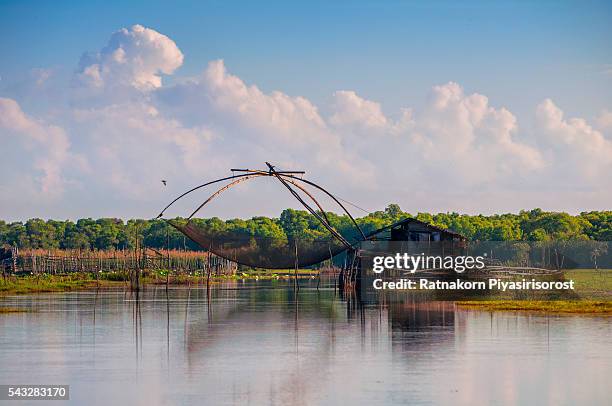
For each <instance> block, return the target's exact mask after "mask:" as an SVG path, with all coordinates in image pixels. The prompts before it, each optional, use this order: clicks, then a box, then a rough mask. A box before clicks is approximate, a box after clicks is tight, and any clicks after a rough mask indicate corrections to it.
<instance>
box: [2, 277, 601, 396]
mask: <svg viewBox="0 0 612 406" xmlns="http://www.w3.org/2000/svg"><path fill="white" fill-rule="evenodd" d="M0 306H12V307H26V308H31V309H34V310H36V312H32V313H18V314H3V315H0V383H2V384H26V383H27V384H70V385H71V400H70V403H71V404H75V405H85V404H96V405H113V404H115V405H119V404H130V405H166V404H167V405H174V404H180V405H191V404H193V405H202V404H210V405H223V404H240V405H244V404H253V405H260V404H271V405H312V404H315V405H316V404H324V405H341V404H354V405H359V404H368V405H375V404H407V403H409V404H448V405H458V404H459V405H516V404H520V405H523V404H525V405H527V404H537V405H578V404H580V405H591V404H592V405H604V404H610V403H609V402H610V399H611V398H612V381H611V378H610V376H611V374H612V348H611V344H612V338H611V337H612V319H611V318H606V317H588V316H586V317H585V316H544V315H526V314H513V313H488V312H479V311H467V310H461V309H457V308H455V307H454V306H453V304H452V303H443V302H423V301H419V300H416V299H411V298H407V300H406V302H405V303H394V304H391V305H389V306H382V305H368V306H359V305H357V304H355V303H354V301H351V300H348V301H347V300H346V299H343V298H340V297H339V296H338V294H335V293H334V292H333V290H332V289H322V290H320V291H319V292H317V290H316V289H314V286H312V287H310V288H307V287H304V288H302V289H301V290H300V292H299V294H298V296H297V297H296V296H295V295H294V292H293V290H292V289H291V287H290V285H284V284H283V283H282V282H275V283H271V282H252V283H242V282H240V281H238V282H232V283H228V284H225V285H224V286H223V287H222V288H216V289H213V290H211V292H210V295H207V291H206V289H193V288H192V289H187V288H177V289H170V291H169V293H168V300H167V298H166V291H165V289H164V288H163V287H160V288H157V289H155V288H148V289H147V290H146V291H145V292H144V293H141V294H140V297H139V298H138V300H136V297H135V296H134V295H130V293H125V292H122V291H99V292H98V293H96V292H84V293H66V294H48V295H35V296H14V297H9V298H6V299H2V301H0ZM33 403H34V404H35V405H37V404H38V405H39V404H40V402H33ZM15 404H24V402H15ZM56 404H62V402H56Z"/></svg>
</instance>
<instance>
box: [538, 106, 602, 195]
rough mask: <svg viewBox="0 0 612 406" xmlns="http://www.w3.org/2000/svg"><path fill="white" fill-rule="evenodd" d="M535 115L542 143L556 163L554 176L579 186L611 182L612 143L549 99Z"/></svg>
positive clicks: (582, 120) (584, 121) (539, 107)
mask: <svg viewBox="0 0 612 406" xmlns="http://www.w3.org/2000/svg"><path fill="white" fill-rule="evenodd" d="M536 116H537V120H538V122H537V124H538V135H539V137H540V142H541V145H542V148H545V149H546V151H547V152H548V154H549V156H550V159H551V160H552V161H554V163H555V169H556V171H555V174H554V175H555V176H561V177H563V179H564V181H570V180H574V181H577V182H579V183H581V182H590V183H594V184H600V182H601V181H602V180H605V181H608V183H609V181H611V180H612V141H610V140H608V139H606V138H605V137H604V136H603V134H602V133H601V132H599V131H597V130H595V129H594V128H593V127H592V126H591V125H589V124H588V123H587V122H586V120H584V119H582V118H565V115H564V113H563V111H562V110H561V109H560V108H559V107H557V105H555V103H554V102H553V101H552V100H550V99H546V100H544V101H543V102H542V103H541V104H539V105H538V107H537V112H536Z"/></svg>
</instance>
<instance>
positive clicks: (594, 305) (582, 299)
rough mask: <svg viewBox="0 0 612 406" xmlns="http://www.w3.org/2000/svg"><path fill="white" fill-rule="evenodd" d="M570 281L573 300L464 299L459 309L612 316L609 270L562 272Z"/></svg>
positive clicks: (610, 274)
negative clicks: (572, 285)
mask: <svg viewBox="0 0 612 406" xmlns="http://www.w3.org/2000/svg"><path fill="white" fill-rule="evenodd" d="M565 279H566V280H570V279H571V280H573V281H574V293H575V294H576V295H577V296H578V297H577V299H575V300H503V299H499V300H467V301H458V302H455V303H456V304H457V305H458V306H460V307H465V308H471V309H478V310H488V311H495V310H499V311H537V312H547V313H573V314H606V315H607V314H612V270H610V269H604V270H594V269H573V270H569V271H567V272H565Z"/></svg>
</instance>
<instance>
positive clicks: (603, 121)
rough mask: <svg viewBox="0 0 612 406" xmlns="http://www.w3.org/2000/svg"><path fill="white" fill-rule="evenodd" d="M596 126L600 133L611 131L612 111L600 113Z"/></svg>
mask: <svg viewBox="0 0 612 406" xmlns="http://www.w3.org/2000/svg"><path fill="white" fill-rule="evenodd" d="M597 126H598V127H599V128H600V129H601V130H602V131H612V111H610V110H604V111H602V112H601V114H600V115H599V117H597Z"/></svg>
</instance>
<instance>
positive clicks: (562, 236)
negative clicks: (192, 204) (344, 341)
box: [0, 204, 612, 250]
mask: <svg viewBox="0 0 612 406" xmlns="http://www.w3.org/2000/svg"><path fill="white" fill-rule="evenodd" d="M327 215H328V217H329V220H330V222H331V224H332V225H333V226H334V227H335V228H336V230H338V231H339V232H340V233H341V234H343V235H344V236H345V237H347V238H355V236H356V231H355V228H354V227H353V225H352V223H351V220H350V219H349V217H348V216H346V215H338V214H335V213H327ZM407 217H415V218H416V219H418V220H420V221H423V222H426V223H430V224H433V225H435V226H438V227H441V228H445V229H451V230H453V231H456V232H458V233H461V234H463V235H464V236H466V237H467V238H468V239H470V240H479V241H517V240H524V241H545V240H575V239H578V240H599V241H611V240H612V211H591V212H583V213H580V214H578V215H570V214H568V213H563V212H547V211H543V210H541V209H533V210H529V211H521V212H519V213H518V214H509V213H508V214H496V215H487V216H485V215H467V214H458V213H438V214H429V213H418V214H416V215H412V214H410V213H406V212H404V211H402V210H401V208H400V206H399V205H397V204H389V205H388V206H387V207H386V209H385V210H381V211H376V212H374V213H370V214H368V215H366V216H364V217H360V218H357V219H356V220H357V223H358V224H359V225H360V227H361V228H362V229H363V230H364V232H365V233H366V234H367V233H369V232H372V231H374V230H377V229H379V228H381V227H384V226H387V225H390V224H392V223H395V222H397V221H400V220H402V219H405V218H407ZM194 221H196V222H198V223H199V224H200V225H201V226H204V227H206V228H208V229H209V230H215V231H220V232H233V233H239V234H245V235H251V236H256V237H268V238H281V239H285V238H329V232H328V231H327V230H326V229H325V228H324V227H323V226H322V225H321V224H320V223H319V221H318V220H317V219H316V218H315V217H314V216H313V215H311V214H310V213H308V212H306V211H302V210H293V209H285V210H283V212H282V213H281V214H280V216H279V217H278V218H270V217H253V218H251V219H246V220H243V219H229V220H222V219H219V218H216V217H214V218H208V219H194ZM137 237H138V239H139V240H138V241H140V243H142V244H144V245H145V246H147V247H151V248H165V247H166V245H167V241H168V240H169V246H170V248H171V249H194V250H195V249H198V247H197V246H196V244H195V243H193V242H192V241H190V240H189V239H187V238H185V237H184V236H183V234H181V233H179V232H178V231H177V230H175V229H174V228H172V227H170V226H169V225H168V223H167V222H166V221H164V220H159V219H157V220H143V219H130V220H127V221H124V220H122V219H117V218H101V219H91V218H86V219H79V220H77V221H76V222H74V221H70V220H43V219H39V218H33V219H30V220H27V221H26V222H25V223H24V222H10V223H8V222H5V221H2V220H0V246H2V245H11V246H17V247H18V248H41V249H56V248H61V249H92V250H112V249H129V248H133V247H134V246H135V243H136V241H137V240H136V238H137Z"/></svg>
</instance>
